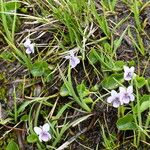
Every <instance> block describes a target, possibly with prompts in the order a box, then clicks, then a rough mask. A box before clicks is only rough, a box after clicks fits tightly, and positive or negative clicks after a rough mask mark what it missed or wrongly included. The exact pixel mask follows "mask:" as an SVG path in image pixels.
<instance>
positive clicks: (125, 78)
mask: <svg viewBox="0 0 150 150" xmlns="http://www.w3.org/2000/svg"><path fill="white" fill-rule="evenodd" d="M131 79H132V77H129V76H127V75H124V80H126V81H130V80H131Z"/></svg>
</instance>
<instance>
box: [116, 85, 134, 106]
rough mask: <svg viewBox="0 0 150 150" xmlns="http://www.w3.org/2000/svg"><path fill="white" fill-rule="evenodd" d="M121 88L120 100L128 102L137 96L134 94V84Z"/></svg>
mask: <svg viewBox="0 0 150 150" xmlns="http://www.w3.org/2000/svg"><path fill="white" fill-rule="evenodd" d="M119 90H120V100H121V101H122V102H123V103H125V104H128V103H129V102H130V101H134V99H135V97H134V95H133V86H129V87H128V88H125V87H119Z"/></svg>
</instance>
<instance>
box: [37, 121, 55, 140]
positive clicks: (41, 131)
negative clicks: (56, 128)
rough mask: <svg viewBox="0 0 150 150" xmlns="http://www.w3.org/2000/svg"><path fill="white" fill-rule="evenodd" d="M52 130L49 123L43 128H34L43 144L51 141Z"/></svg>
mask: <svg viewBox="0 0 150 150" xmlns="http://www.w3.org/2000/svg"><path fill="white" fill-rule="evenodd" d="M49 129H50V126H49V124H48V123H45V124H44V125H43V126H40V127H34V132H35V133H36V134H37V135H38V136H39V140H40V141H41V142H42V141H44V142H47V141H49V140H50V139H51V138H52V136H51V135H50V133H49V132H48V131H49Z"/></svg>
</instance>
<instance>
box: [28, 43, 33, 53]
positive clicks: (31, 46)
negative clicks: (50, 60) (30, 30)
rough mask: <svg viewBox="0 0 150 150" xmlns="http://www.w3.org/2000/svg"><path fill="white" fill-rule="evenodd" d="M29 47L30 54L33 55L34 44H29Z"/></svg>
mask: <svg viewBox="0 0 150 150" xmlns="http://www.w3.org/2000/svg"><path fill="white" fill-rule="evenodd" d="M29 47H30V51H31V52H32V53H34V44H30V45H29Z"/></svg>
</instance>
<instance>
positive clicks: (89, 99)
mask: <svg viewBox="0 0 150 150" xmlns="http://www.w3.org/2000/svg"><path fill="white" fill-rule="evenodd" d="M83 100H84V102H85V103H86V104H89V103H93V100H92V98H91V97H87V98H84V99H83Z"/></svg>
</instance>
